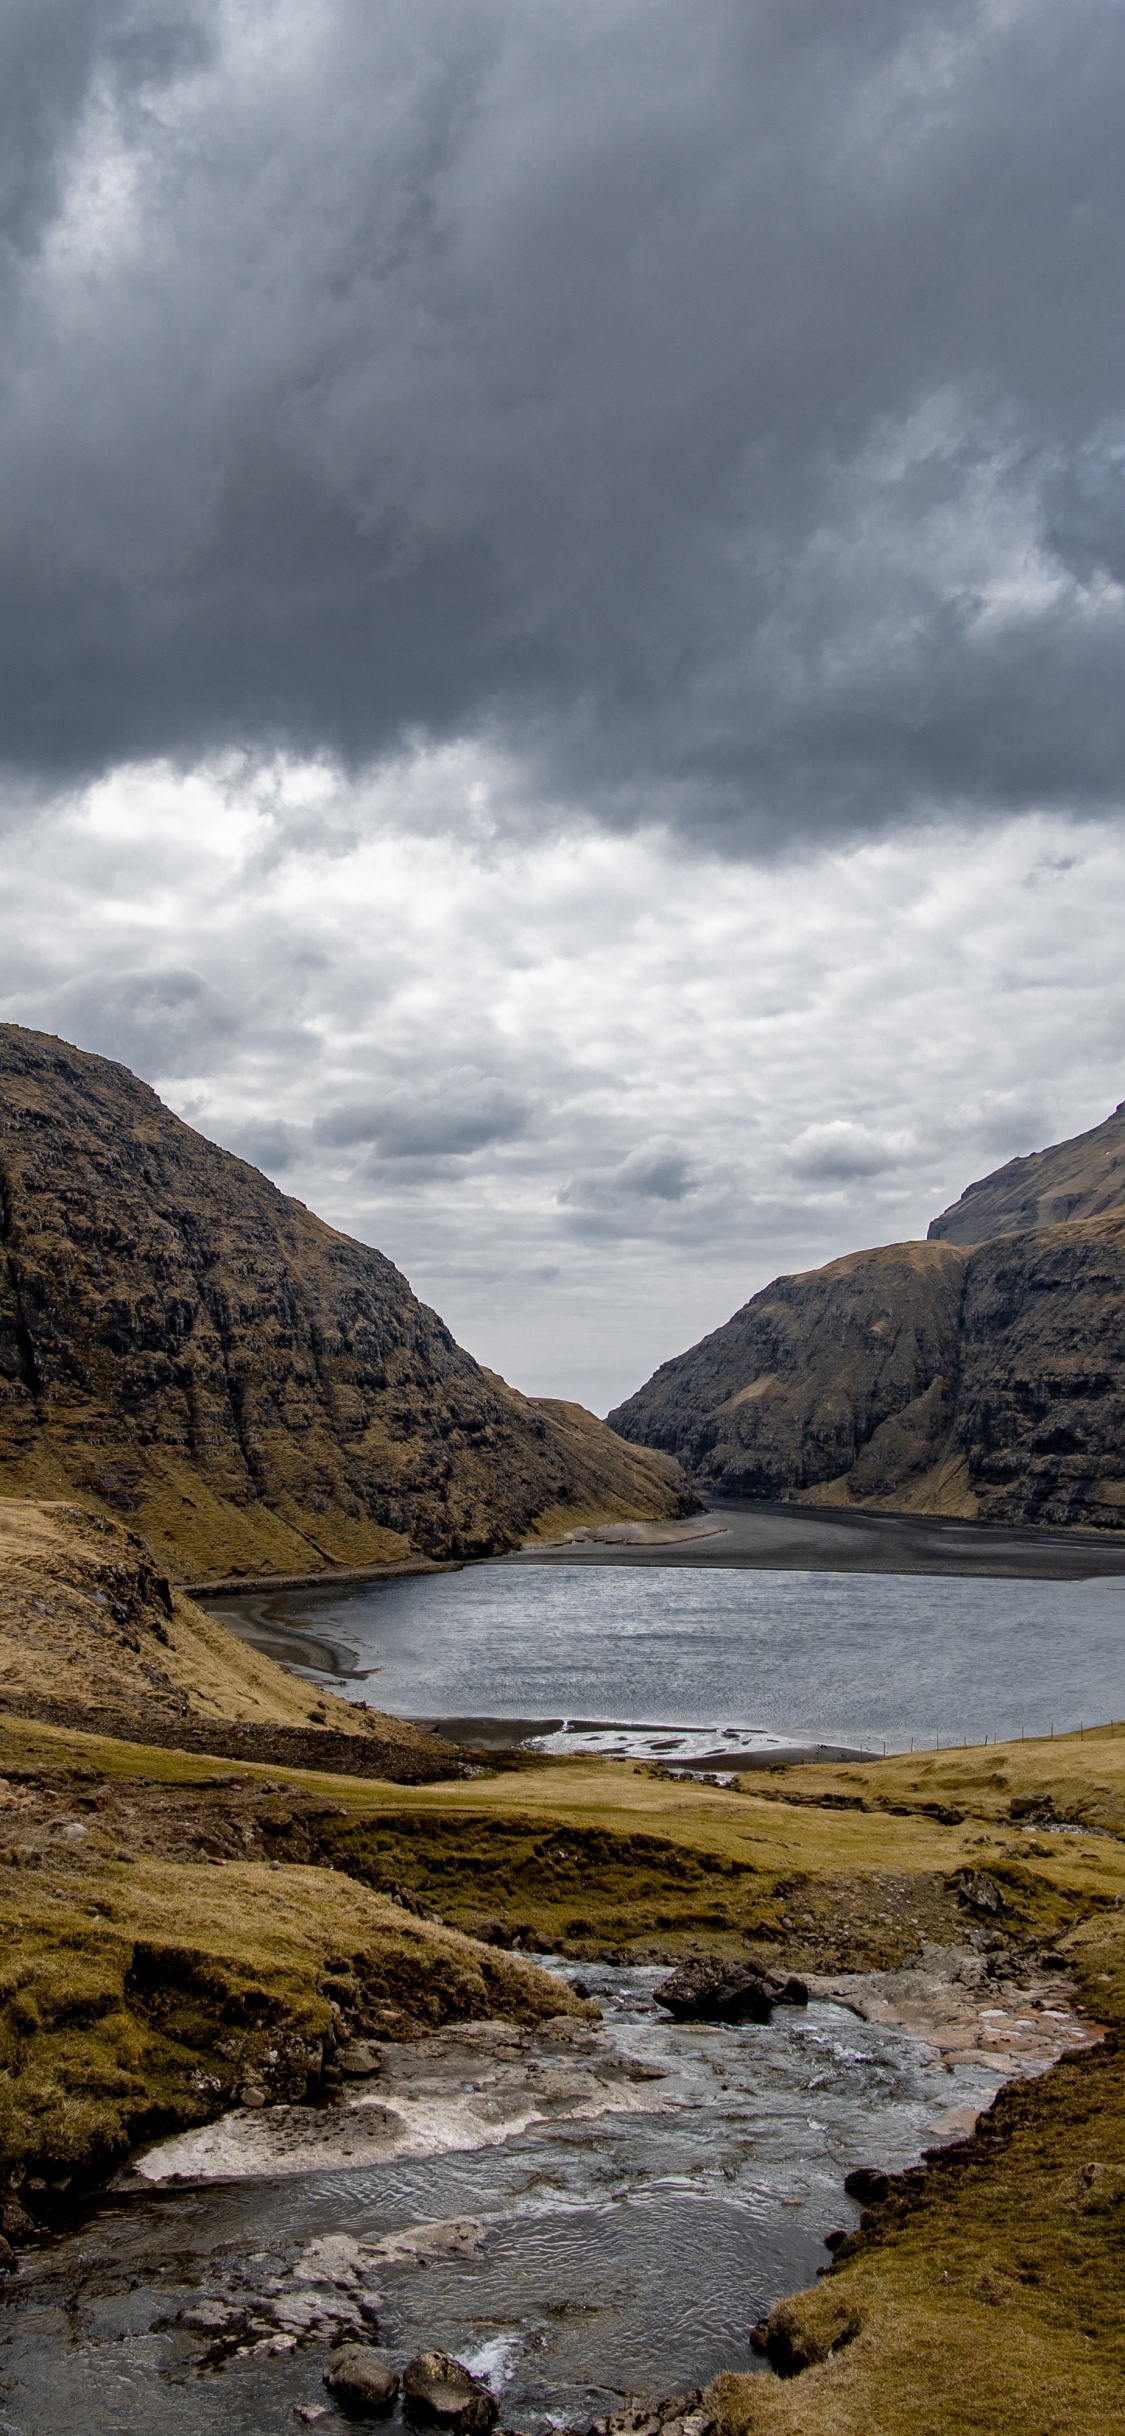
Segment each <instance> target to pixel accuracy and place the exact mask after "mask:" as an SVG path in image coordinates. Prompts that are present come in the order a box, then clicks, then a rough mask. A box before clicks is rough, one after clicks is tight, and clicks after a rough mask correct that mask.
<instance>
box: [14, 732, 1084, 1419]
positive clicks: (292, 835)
mask: <svg viewBox="0 0 1125 2436" xmlns="http://www.w3.org/2000/svg"><path fill="white" fill-rule="evenodd" d="M521 785H522V780H521V773H520V771H519V769H518V767H516V766H514V765H511V764H509V763H506V762H504V761H503V760H502V759H501V758H500V757H498V756H497V755H496V754H495V753H493V752H490V751H489V750H487V749H485V748H483V747H481V746H476V745H472V744H468V743H463V744H460V745H457V746H451V747H449V748H446V749H444V750H442V751H441V752H427V751H425V750H423V749H421V748H419V749H418V750H417V751H416V752H414V753H413V754H408V755H406V756H404V757H403V758H402V759H400V760H399V761H397V762H394V763H389V764H387V765H385V766H383V767H382V768H380V769H379V770H377V771H375V772H373V773H372V774H371V775H370V776H369V777H368V778H366V779H365V780H363V781H356V782H348V781H345V780H344V779H342V778H340V777H338V776H336V775H334V774H333V772H332V771H331V769H330V768H329V767H328V765H326V764H325V763H323V762H316V763H310V764H307V765H299V764H285V763H274V764H270V765H267V766H259V765H254V764H251V763H249V762H245V761H239V760H235V759H231V760H228V761H226V762H222V763H217V764H215V765H213V766H210V767H201V768H199V769H196V770H194V771H191V772H187V773H182V774H177V773H176V772H174V771H172V770H171V769H169V768H167V767H165V766H163V765H154V766H143V765H138V766H136V767H133V768H129V769H122V770H119V771H118V772H116V773H115V774H114V775H113V776H112V777H110V778H108V779H106V780H104V781H102V782H101V783H100V784H98V785H97V786H94V787H91V788H90V789H89V790H87V791H85V792H81V793H77V794H73V795H70V796H68V797H66V798H63V799H60V800H59V801H58V802H57V803H56V804H55V805H54V806H53V807H51V808H49V810H48V811H47V812H46V813H45V814H44V816H43V817H42V819H41V821H40V823H39V825H38V826H37V828H36V829H35V830H30V829H26V828H23V827H17V829H16V831H15V833H14V834H13V836H12V837H11V839H10V840H9V846H8V851H7V858H6V888H5V894H4V902H3V906H2V908H0V956H2V968H3V971H4V974H5V976H6V986H5V990H4V994H3V998H2V1000H0V1013H2V1014H3V1015H4V1016H5V1017H7V1018H10V1019H13V1020H16V1021H19V1022H22V1023H26V1024H31V1025H36V1026H40V1027H42V1028H45V1029H47V1030H57V1031H59V1032H61V1033H63V1034H64V1035H65V1036H66V1037H68V1038H71V1039H75V1040H77V1041H78V1042H79V1043H80V1045H82V1046H84V1047H87V1048H92V1049H97V1050H100V1051H102V1052H103V1053H105V1054H107V1055H109V1056H114V1057H122V1058H124V1059H125V1060H126V1061H127V1062H128V1063H129V1064H130V1065H132V1066H133V1067H134V1068H135V1069H136V1071H138V1072H139V1073H142V1074H143V1075H145V1076H146V1078H147V1079H148V1080H150V1081H152V1082H153V1083H155V1085H156V1087H157V1088H158V1089H159V1090H160V1091H161V1093H162V1095H163V1097H164V1098H165V1099H167V1100H168V1102H169V1103H170V1105H172V1106H173V1107H175V1108H177V1109H178V1110H179V1111H180V1112H181V1113H182V1114H184V1115H185V1116H187V1117H188V1118H189V1121H191V1122H192V1123H194V1124H196V1125H198V1126H199V1127H200V1128H201V1130H202V1131H204V1132H206V1133H208V1134H211V1135H213V1137H214V1138H215V1139H216V1140H218V1141H221V1142H224V1143H226V1144H227V1145H229V1146H230V1147H231V1148H233V1149H237V1150H239V1151H241V1152H242V1153H243V1154H244V1155H246V1156H248V1157H250V1158H252V1159H254V1160H255V1161H257V1162H259V1163H260V1164H262V1165H264V1166H265V1167H266V1168H267V1170H268V1171H270V1172H271V1173H273V1174H275V1175H276V1176H277V1178H278V1180H279V1182H281V1183H282V1184H283V1185H284V1187H285V1189H286V1190H288V1191H291V1192H296V1193H297V1194H299V1196H300V1198H301V1199H302V1200H305V1201H307V1202H308V1203H309V1204H310V1206H312V1207H313V1208H315V1209H318V1210H319V1211H321V1212H322V1214H323V1215H324V1216H325V1217H327V1218H329V1219H331V1220H332V1221H333V1222H334V1223H336V1224H337V1225H341V1226H344V1227H346V1228H348V1229H350V1230H351V1231H352V1232H354V1233H356V1234H358V1235H360V1236H362V1237H363V1238H364V1239H366V1240H367V1241H369V1242H372V1243H377V1244H379V1245H380V1246H381V1248H382V1249H383V1250H384V1251H386V1252H388V1253H389V1254H390V1255H391V1257H392V1258H393V1259H395V1260H396V1261H397V1262H398V1263H399V1264H400V1266H401V1267H402V1268H404V1269H405V1271H406V1272H407V1274H408V1276H409V1277H410V1278H411V1280H412V1282H413V1284H414V1285H415V1287H416V1288H417V1290H418V1291H419V1292H421V1293H422V1294H423V1295H424V1296H425V1297H426V1299H427V1300H429V1301H431V1302H433V1303H435V1304H436V1305H437V1307H438V1308H439V1309H440V1310H441V1311H442V1313H443V1315H444V1316H445V1317H446V1318H447V1319H448V1321H449V1322H450V1324H451V1326H452V1327H453V1328H454V1329H455V1331H456V1333H457V1334H458V1335H459V1336H460V1337H461V1339H462V1341H463V1342H465V1343H467V1344H468V1345H469V1347H470V1348H471V1350H472V1351H473V1352H475V1353H476V1354H477V1355H478V1356H480V1357H481V1358H482V1359H484V1360H486V1361H488V1362H490V1363H492V1364H494V1365H495V1366H496V1367H497V1368H499V1369H502V1370H504V1371H505V1372H506V1373H507V1375H508V1376H510V1377H512V1378H514V1379H515V1380H516V1381H517V1382H518V1383H519V1384H522V1385H524V1386H526V1387H529V1388H532V1389H542V1390H547V1391H556V1392H559V1393H570V1394H576V1395H579V1396H581V1397H582V1398H583V1399H584V1400H586V1401H588V1402H590V1403H592V1404H594V1405H595V1406H597V1407H598V1408H599V1409H603V1410H604V1409H605V1408H606V1406H607V1405H608V1404H610V1403H611V1402H613V1401H615V1400H616V1399H618V1398H619V1397H620V1396H622V1395H624V1394H626V1393H627V1392H629V1390H630V1389H632V1388H633V1387H635V1386H636V1385H638V1384H639V1382H640V1380H641V1379H642V1378H643V1377H644V1376H645V1375H646V1374H647V1373H648V1371H650V1370H651V1369H652V1367H653V1366H654V1364H655V1363H656V1362H657V1361H658V1360H660V1359H663V1358H664V1357H665V1356H666V1355H668V1354H670V1353H673V1352H675V1351H677V1350H679V1349H680V1348H681V1347H682V1346H684V1345H685V1344H687V1343H689V1342H690V1341H691V1340H692V1339H693V1338H694V1337H696V1336H698V1335H699V1334H701V1333H702V1332H703V1330H704V1329H706V1328H708V1327H711V1326H714V1325H716V1324H717V1323H718V1322H720V1321H721V1320H723V1319H724V1318H725V1317H726V1316H727V1315H728V1313H729V1312H730V1311H731V1310H732V1309H733V1308H734V1307H735V1306H736V1305H737V1304H738V1303H739V1302H741V1301H742V1300H744V1299H745V1297H746V1296H747V1295H748V1294H749V1293H751V1292H752V1291H753V1290H754V1289H755V1288H756V1287H757V1286H759V1285H761V1284H763V1283H764V1282H765V1281H766V1280H767V1279H768V1278H769V1277H770V1276H771V1275H773V1274H774V1273H776V1271H778V1270H779V1269H785V1268H790V1269H791V1268H798V1267H804V1266H808V1265H812V1264H813V1263H815V1262H818V1261H820V1260H823V1259H826V1258H829V1257H831V1256H832V1255H833V1254H835V1253H837V1252H840V1251H844V1250H846V1249H848V1248H850V1247H852V1246H854V1245H856V1244H859V1243H863V1242H874V1241H885V1240H893V1239H894V1238H896V1237H899V1236H902V1235H908V1234H917V1233H921V1232H923V1231H924V1229H925V1226H926V1223H927V1221H928V1219H929V1218H930V1217H931V1216H932V1215H933V1214H934V1212H935V1211H936V1210H937V1209H939V1208H940V1207H941V1206H942V1205H943V1204H944V1203H945V1202H947V1201H949V1200H950V1199H951V1198H953V1197H954V1196H955V1195H956V1194H957V1193H958V1192H960V1190H961V1189H962V1187H963V1186H964V1185H965V1184H966V1183H967V1182H968V1181H969V1179H970V1178H971V1177H972V1176H974V1175H978V1174H980V1173H982V1172H983V1171H984V1170H986V1169H987V1168H988V1167H990V1166H993V1165H995V1164H996V1163H997V1162H998V1161H999V1160H1001V1159H1003V1158H1006V1157H1009V1156H1011V1155H1012V1154H1013V1153H1014V1152H1017V1151H1021V1150H1027V1149H1031V1148H1035V1147H1037V1146H1039V1145H1040V1144H1042V1143H1043V1142H1046V1141H1049V1140H1053V1139H1058V1138H1059V1137H1060V1136H1062V1135H1065V1134H1067V1133H1071V1132H1074V1131H1076V1130H1078V1129H1079V1128H1080V1127H1083V1126H1086V1125H1090V1124H1093V1123H1096V1122H1097V1121H1098V1120H1099V1119H1100V1118H1101V1117H1102V1116H1104V1115H1105V1114H1106V1113H1107V1112H1108V1110H1109V1108H1110V1107H1112V1106H1113V1104H1114V1103H1115V1102H1116V1101H1117V1100H1118V1099H1120V1098H1121V1096H1122V1092H1123V1090H1125V1074H1123V1066H1125V1058H1123V1056H1122V1042H1123V1038H1125V1022H1123V1018H1125V970H1123V967H1122V959H1121V955H1120V930H1121V908H1122V896H1123V889H1125V834H1123V833H1122V831H1121V830H1120V829H1115V828H1114V827H1112V826H1111V825H1109V824H1106V823H1099V824H1086V825H1081V824H1077V823H1070V824H1068V823H1066V822H1064V821H1062V820H1061V819H1059V818H1058V817H1056V816H1051V817H1049V818H1048V817H1035V816H1027V817H1024V818H1022V819H1020V820H1013V821H1010V822H1008V823H1006V824H1002V825H997V826H994V827H992V828H990V829H986V830H983V831H982V830H980V829H976V830H972V831H970V830H968V829H959V828H958V827H957V826H956V824H954V823H950V822H948V821H946V822H944V823H937V822H935V823H934V824H933V825H932V826H930V827H926V828H916V829H913V830H910V831H904V832H903V833H902V834H900V835H899V836H898V838H897V839H895V840H887V839H884V840H882V841H880V842H877V843H870V842H869V843H861V844H858V845H851V846H847V847H837V848H834V849H831V850H822V851H819V852H807V853H806V854H805V855H804V856H803V857H802V858H801V859H792V860H789V861H782V862H775V863H772V864H767V865H758V866H755V865H752V864H746V863H739V864H736V865H731V864H729V863H726V862H723V861H721V860H719V859H718V858H716V857H711V856H696V857H693V858H692V859H690V860H688V859H687V858H686V857H685V856H684V855H683V854H682V852H681V851H680V850H679V848H678V847H677V845H676V844H675V843H674V842H672V841H670V840H669V839H668V838H667V837H666V836H664V835H663V834H662V833H661V832H660V831H659V830H650V831H647V832H642V833H638V834H635V835H633V836H630V837H621V836H613V835H606V834H604V833H602V832H599V831H598V830H597V829H595V828H594V827H593V826H590V825H584V824H582V823H581V822H578V821H574V820H572V821H571V822H570V823H569V824H567V823H566V822H565V821H563V820H562V819H561V817H556V818H555V820H554V823H553V826H548V827H546V828H544V829H542V830H541V831H540V834H539V837H538V842H532V843H524V844H519V843H518V842H513V839H514V838H516V837H518V835H519V833H520V830H521V828H522V829H523V831H524V834H525V835H528V836H534V831H535V826H536V824H535V823H534V821H531V820H529V821H528V822H527V823H526V825H524V824H522V823H519V822H516V823H515V824H514V825H513V823H512V822H511V820H510V818H509V815H510V812H511V809H512V806H513V805H516V806H517V807H518V804H519V801H520V795H521Z"/></svg>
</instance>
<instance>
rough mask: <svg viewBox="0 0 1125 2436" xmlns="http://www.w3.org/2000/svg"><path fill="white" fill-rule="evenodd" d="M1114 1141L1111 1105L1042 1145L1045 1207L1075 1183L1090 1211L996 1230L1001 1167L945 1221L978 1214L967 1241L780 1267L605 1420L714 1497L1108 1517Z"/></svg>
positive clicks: (990, 1514)
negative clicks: (1103, 1118) (815, 1265)
mask: <svg viewBox="0 0 1125 2436" xmlns="http://www.w3.org/2000/svg"><path fill="white" fill-rule="evenodd" d="M1114 1128H1116V1129H1117V1131H1116V1134H1115V1133H1114V1131H1113V1129H1114ZM1118 1142H1120V1143H1122V1145H1123V1146H1125V1121H1123V1120H1122V1117H1121V1112H1120V1111H1118V1113H1117V1115H1116V1116H1115V1117H1113V1118H1111V1119H1110V1120H1109V1122H1108V1124H1107V1125H1105V1126H1100V1127H1098V1128H1097V1131H1096V1132H1095V1133H1093V1134H1088V1135H1085V1136H1082V1137H1080V1139H1079V1140H1078V1141H1077V1142H1075V1143H1064V1144H1061V1145H1060V1146H1059V1148H1058V1149H1057V1150H1055V1151H1049V1152H1040V1153H1038V1154H1037V1157H1038V1159H1039V1160H1040V1161H1042V1162H1054V1165H1053V1167H1050V1168H1044V1167H1040V1168H1039V1169H1038V1170H1037V1174H1038V1176H1039V1180H1040V1181H1039V1185H1038V1187H1037V1188H1036V1189H1037V1190H1038V1191H1039V1192H1040V1194H1041V1198H1042V1200H1043V1201H1044V1203H1045V1204H1046V1205H1047V1206H1050V1205H1051V1202H1052V1197H1053V1196H1055V1195H1056V1194H1057V1193H1059V1192H1060V1191H1062V1190H1063V1188H1064V1184H1065V1187H1066V1189H1067V1190H1072V1189H1073V1190H1075V1191H1076V1190H1077V1189H1078V1182H1077V1180H1078V1179H1079V1178H1080V1177H1081V1176H1082V1175H1085V1176H1086V1179H1087V1181H1086V1184H1085V1186H1084V1187H1083V1189H1084V1190H1085V1191H1086V1192H1088V1193H1089V1194H1091V1195H1092V1196H1094V1197H1096V1198H1097V1201H1098V1214H1097V1215H1094V1216H1091V1217H1085V1218H1082V1219H1079V1220H1077V1221H1074V1220H1072V1221H1071V1222H1070V1223H1069V1224H1062V1225H1051V1226H1038V1227H1035V1228H1031V1229H1028V1230H1025V1231H1023V1232H1019V1233H1017V1232H1013V1231H1012V1230H1011V1228H1010V1227H1009V1225H1008V1224H1007V1220H1008V1218H1009V1217H1010V1214H1011V1210H1012V1208H1013V1207H1014V1206H1015V1198H1016V1195H1017V1192H1018V1191H1023V1190H1024V1186H1023V1185H1019V1186H1018V1188H1017V1187H1016V1186H1013V1185H1012V1184H1011V1170H1010V1169H1001V1170H1000V1171H999V1174H998V1176H996V1177H990V1178H986V1179H985V1180H984V1182H983V1183H981V1184H980V1185H976V1186H974V1187H972V1188H971V1190H970V1193H969V1194H966V1195H965V1197H964V1200H963V1201H962V1202H959V1203H958V1204H957V1207H956V1210H955V1211H954V1212H952V1213H947V1215H951V1216H952V1217H954V1218H958V1219H959V1216H960V1213H961V1212H962V1211H963V1210H964V1209H965V1208H966V1206H967V1205H970V1204H971V1205H972V1206H973V1208H974V1210H975V1211H976V1212H977V1213H978V1215H976V1216H974V1219H973V1222H972V1223H973V1225H974V1227H979V1229H980V1234H979V1235H975V1236H974V1237H973V1241H974V1242H975V1244H976V1248H975V1249H970V1248H969V1247H968V1245H961V1244H960V1243H958V1242H956V1241H949V1240H947V1239H943V1238H942V1237H941V1236H937V1237H936V1238H935V1229H934V1228H931V1230H930V1240H928V1241H927V1242H925V1243H906V1244H889V1245H885V1246H883V1247H881V1248H879V1249H878V1250H875V1251H871V1252H858V1253H853V1254H851V1255H850V1256H849V1257H848V1258H846V1259H844V1260H836V1261H832V1262H831V1263H830V1264H829V1266H828V1267H827V1268H824V1269H817V1270H813V1271H811V1272H809V1273H808V1274H807V1275H805V1276H800V1277H782V1278H778V1279H775V1281H774V1283H773V1284H772V1285H770V1286H767V1287H766V1288H765V1289H764V1291H763V1292H762V1293H761V1294H756V1295H755V1296H754V1297H753V1300H752V1301H751V1302H749V1303H747V1304H746V1305H745V1307H744V1308H743V1309H742V1310H741V1311H737V1312H736V1313H735V1315H734V1318H733V1319H731V1320H729V1321H728V1322H727V1324H726V1326H725V1327H723V1328H718V1329H716V1331H715V1333H714V1335H713V1336H709V1337H705V1338H704V1339H703V1341H702V1343H701V1344H699V1345H695V1346H693V1347H692V1348H691V1350H690V1352H688V1353H685V1354H681V1355H680V1356H679V1357H678V1359H677V1360H675V1361H672V1362H666V1363H665V1364H664V1365H663V1367H662V1368H661V1369H660V1370H658V1371H657V1372H656V1374H655V1376H654V1377H653V1378H652V1379H650V1380H649V1382H648V1385H647V1386H646V1387H642V1388H641V1389H640V1390H639V1392H638V1393H637V1394H636V1395H635V1396H632V1397H630V1399H629V1401H628V1403H626V1404H623V1405H621V1406H620V1407H619V1409H618V1410H617V1411H616V1412H614V1413H611V1414H610V1422H611V1424H612V1426H613V1428H614V1429H617V1430H620V1431H621V1433H622V1434H623V1435H624V1436H626V1437H629V1438H632V1439H634V1440H637V1441H639V1442H640V1443H642V1444H644V1445H648V1446H656V1447H663V1448H666V1449H667V1450H668V1451H669V1452H671V1453H674V1454H676V1455H677V1456H678V1457H679V1458H680V1460H681V1462H682V1463H683V1464H684V1465H685V1467H686V1468H687V1469H688V1470H689V1472H690V1473H691V1474H692V1475H693V1477H694V1478H695V1479H696V1480H697V1481H698V1483H699V1485H700V1486H701V1487H702V1488H704V1489H705V1490H707V1491H709V1492H710V1493H711V1494H716V1493H717V1494H719V1495H727V1496H740V1497H775V1498H790V1497H796V1498H804V1499H806V1500H807V1501H808V1502H810V1503H816V1504H825V1503H830V1504H845V1505H858V1506H865V1505H866V1506H872V1507H881V1508H883V1509H885V1510H889V1511H898V1512H922V1513H946V1514H960V1515H965V1516H980V1517H981V1518H982V1519H984V1520H987V1521H994V1522H1001V1521H1002V1522H1024V1523H1043V1524H1052V1525H1054V1526H1064V1527H1065V1526H1068V1525H1075V1524H1080V1525H1083V1526H1085V1527H1087V1528H1090V1527H1096V1528H1102V1529H1125V1208H1122V1207H1118V1206H1115V1205H1111V1204H1106V1205H1105V1206H1104V1207H1103V1197H1104V1196H1105V1194H1106V1193H1107V1192H1108V1191H1109V1190H1110V1189H1111V1185H1110V1182H1109V1178H1110V1177H1111V1176H1112V1174H1113V1169H1112V1166H1111V1165H1110V1164H1109V1163H1110V1162H1111V1161H1112V1160H1114V1159H1116V1158H1117V1156H1118V1151H1117V1148H1116V1144H1117V1143H1118ZM1091 1144H1094V1145H1096V1149H1095V1150H1094V1151H1093V1152H1091V1151H1090V1149H1089V1145H1091ZM1071 1154H1073V1155H1071ZM1013 1164H1014V1166H1016V1167H1020V1168H1024V1169H1026V1168H1029V1167H1034V1165H1035V1162H1034V1161H1030V1160H1028V1161H1016V1162H1014V1163H1013ZM1119 1173H1120V1176H1121V1179H1122V1191H1123V1192H1125V1166H1123V1167H1122V1168H1121V1169H1120V1170H1119ZM1060 1177H1061V1178H1062V1179H1063V1183H1062V1184H1060V1182H1059V1178H1060ZM1005 1179H1008V1180H1009V1181H1008V1182H1005ZM1067 1179H1069V1181H1067ZM974 1196H975V1197H976V1198H975V1200H974ZM1036 1206H1039V1204H1038V1203H1036ZM982 1219H985V1220H989V1222H990V1225H991V1231H992V1233H993V1240H992V1241H981V1240H980V1235H983V1234H984V1233H986V1232H987V1228H986V1227H985V1226H983V1225H982V1224H981V1220H982ZM937 1224H938V1226H942V1225H943V1224H944V1221H938V1222H937Z"/></svg>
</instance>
